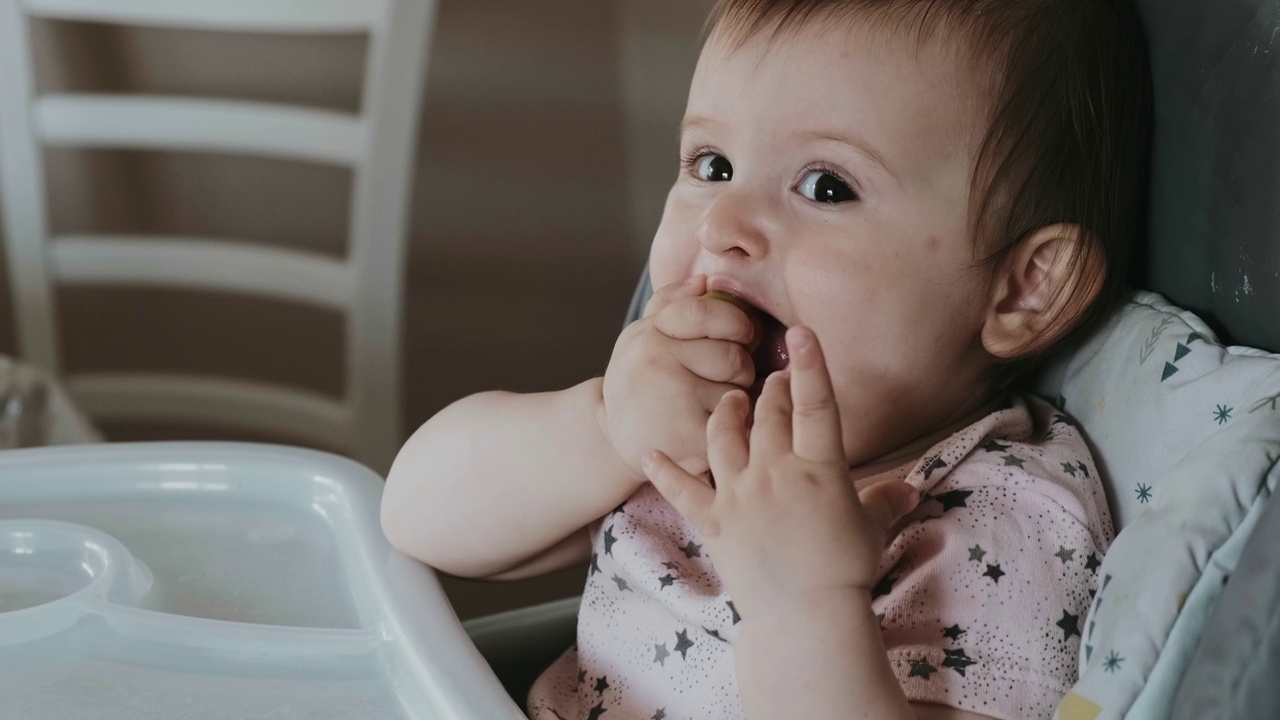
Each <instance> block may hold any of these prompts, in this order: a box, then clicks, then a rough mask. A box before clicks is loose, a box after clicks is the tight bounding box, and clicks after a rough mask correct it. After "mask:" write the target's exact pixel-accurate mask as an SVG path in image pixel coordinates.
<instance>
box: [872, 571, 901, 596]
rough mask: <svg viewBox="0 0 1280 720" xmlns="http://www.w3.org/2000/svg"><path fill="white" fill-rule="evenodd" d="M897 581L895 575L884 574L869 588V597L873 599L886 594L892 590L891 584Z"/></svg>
mask: <svg viewBox="0 0 1280 720" xmlns="http://www.w3.org/2000/svg"><path fill="white" fill-rule="evenodd" d="M897 581H898V578H897V576H895V575H885V576H884V577H882V578H880V582H878V583H876V586H875V587H873V588H871V599H872V600H875V599H876V598H878V597H881V596H883V595H888V594H889V593H890V592H891V591H892V590H893V584H894V583H895V582H897Z"/></svg>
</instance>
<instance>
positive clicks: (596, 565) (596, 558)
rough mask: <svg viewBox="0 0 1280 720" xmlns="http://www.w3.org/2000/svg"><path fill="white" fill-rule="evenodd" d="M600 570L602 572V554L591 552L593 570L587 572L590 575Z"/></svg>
mask: <svg viewBox="0 0 1280 720" xmlns="http://www.w3.org/2000/svg"><path fill="white" fill-rule="evenodd" d="M598 572H600V554H599V553H591V570H590V571H589V572H588V573H587V575H588V576H591V575H595V574H596V573H598Z"/></svg>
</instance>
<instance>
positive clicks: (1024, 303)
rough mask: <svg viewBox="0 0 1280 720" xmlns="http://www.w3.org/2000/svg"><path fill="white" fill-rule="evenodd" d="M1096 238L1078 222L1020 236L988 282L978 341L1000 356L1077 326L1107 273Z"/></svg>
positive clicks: (1040, 344)
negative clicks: (992, 279) (984, 320)
mask: <svg viewBox="0 0 1280 720" xmlns="http://www.w3.org/2000/svg"><path fill="white" fill-rule="evenodd" d="M1106 273H1107V266H1106V260H1105V258H1104V256H1103V254H1102V252H1101V247H1100V246H1099V245H1098V240H1097V238H1095V237H1094V236H1093V235H1091V234H1089V233H1088V232H1086V231H1085V230H1084V229H1083V228H1081V227H1080V226H1079V225H1074V224H1070V223H1058V224H1055V225H1047V226H1045V227H1043V228H1040V229H1039V230H1036V231H1035V232H1033V233H1031V234H1030V235H1028V236H1027V237H1025V238H1023V239H1022V241H1021V242H1019V243H1018V245H1017V246H1015V247H1014V248H1013V249H1012V250H1011V251H1010V252H1009V254H1008V256H1007V257H1006V258H1005V261H1004V263H1003V264H1002V265H1001V266H1000V268H999V269H998V270H997V273H996V277H995V278H994V281H993V282H992V283H991V297H990V298H989V306H988V310H987V318H986V323H985V324H984V325H983V327H982V345H983V347H985V348H986V349H987V352H989V353H991V354H992V355H994V356H996V357H998V358H1003V359H1014V358H1021V357H1028V356H1031V355H1035V354H1036V353H1038V352H1041V351H1043V350H1046V349H1047V348H1049V347H1050V346H1051V345H1053V343H1054V342H1056V341H1057V340H1058V339H1059V338H1061V337H1062V336H1063V335H1065V334H1066V333H1067V332H1068V331H1069V330H1071V328H1073V327H1075V326H1076V323H1078V322H1079V321H1080V319H1081V317H1082V316H1083V315H1084V313H1085V311H1086V310H1088V309H1089V306H1090V305H1092V304H1093V301H1094V299H1095V298H1097V297H1098V292H1099V291H1100V290H1101V289H1102V285H1103V281H1104V280H1105V278H1106Z"/></svg>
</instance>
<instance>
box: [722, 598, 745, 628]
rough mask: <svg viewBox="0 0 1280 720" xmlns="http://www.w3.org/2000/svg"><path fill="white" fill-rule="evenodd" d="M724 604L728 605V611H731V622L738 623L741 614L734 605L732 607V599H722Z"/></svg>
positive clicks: (740, 619) (740, 620)
mask: <svg viewBox="0 0 1280 720" xmlns="http://www.w3.org/2000/svg"><path fill="white" fill-rule="evenodd" d="M724 604H725V605H728V606H729V612H731V613H733V624H734V625H737V624H738V623H740V622H742V616H741V615H739V614H738V608H736V607H734V606H733V601H732V600H725V601H724Z"/></svg>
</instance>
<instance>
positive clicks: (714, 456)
mask: <svg viewBox="0 0 1280 720" xmlns="http://www.w3.org/2000/svg"><path fill="white" fill-rule="evenodd" d="M750 407H751V404H750V401H749V400H748V399H747V394H746V393H744V392H742V391H741V390H734V391H732V392H727V393H725V394H724V397H722V398H720V404H719V405H717V406H716V409H715V412H713V413H711V417H710V418H709V419H708V420H707V457H708V459H709V461H710V463H711V472H712V473H713V474H714V475H717V476H719V477H722V478H723V477H728V476H732V475H736V474H738V473H740V472H742V469H743V468H745V467H746V466H747V458H748V447H747V426H746V415H747V410H748V409H750Z"/></svg>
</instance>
